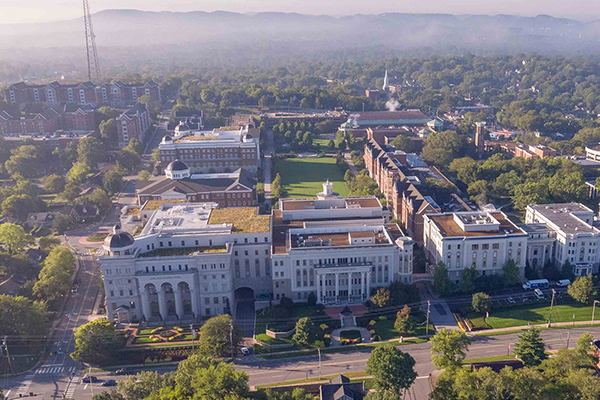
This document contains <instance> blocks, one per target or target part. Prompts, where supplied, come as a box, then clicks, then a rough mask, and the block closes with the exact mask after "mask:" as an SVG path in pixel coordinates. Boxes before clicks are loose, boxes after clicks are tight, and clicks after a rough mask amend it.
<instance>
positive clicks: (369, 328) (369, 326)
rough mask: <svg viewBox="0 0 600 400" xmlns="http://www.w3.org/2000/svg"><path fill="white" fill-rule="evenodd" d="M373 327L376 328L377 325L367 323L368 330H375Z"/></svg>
mask: <svg viewBox="0 0 600 400" xmlns="http://www.w3.org/2000/svg"><path fill="white" fill-rule="evenodd" d="M373 329H375V325H370V324H369V325H367V330H368V331H371V330H373Z"/></svg>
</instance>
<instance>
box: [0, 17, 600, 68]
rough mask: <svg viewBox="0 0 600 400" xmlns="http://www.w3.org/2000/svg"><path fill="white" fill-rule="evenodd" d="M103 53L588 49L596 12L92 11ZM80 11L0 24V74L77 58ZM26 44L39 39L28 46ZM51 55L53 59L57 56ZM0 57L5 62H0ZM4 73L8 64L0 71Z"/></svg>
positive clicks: (264, 55) (263, 57)
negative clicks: (582, 17)
mask: <svg viewBox="0 0 600 400" xmlns="http://www.w3.org/2000/svg"><path fill="white" fill-rule="evenodd" d="M93 23H94V30H95V33H96V40H97V44H98V47H99V54H100V59H101V63H102V64H103V65H104V66H106V67H109V68H110V67H114V66H116V65H119V64H122V63H127V64H128V65H130V66H132V65H134V64H136V63H137V64H139V65H144V64H147V63H148V62H153V63H157V64H160V63H163V64H164V65H172V64H173V63H196V64H197V65H200V64H202V63H213V64H214V63H230V64H239V63H242V65H243V64H245V63H247V64H255V65H275V64H286V63H289V62H293V60H294V59H295V58H297V57H303V58H307V59H309V58H323V57H327V58H329V59H332V58H334V59H339V60H344V59H347V58H352V59H357V58H361V57H362V58H363V59H371V58H389V57H402V56H408V55H411V56H414V55H444V54H462V53H466V52H471V53H475V54H480V55H498V54H514V53H519V52H537V53H541V54H556V53H559V54H564V55H584V56H590V57H595V54H598V50H600V21H592V22H581V21H577V20H572V19H565V18H555V17H551V16H547V15H539V16H536V17H519V16H511V15H495V16H486V15H450V14H399V13H390V14H378V15H364V14H359V15H353V16H345V17H331V16H325V15H322V16H314V15H304V14H295V13H256V14H240V13H233V12H221V11H217V12H200V11H198V12H146V11H137V10H106V11H102V12H98V13H96V14H94V15H93ZM83 46H85V38H84V35H83V19H82V18H78V19H74V20H67V21H59V22H49V23H38V24H0V74H1V73H2V70H4V71H7V68H6V65H11V66H12V67H14V66H15V65H18V64H19V63H23V62H26V63H28V64H29V65H31V66H32V67H34V68H37V67H38V66H40V65H45V66H47V67H48V68H50V67H51V66H52V65H55V66H56V67H57V68H58V65H57V62H60V63H62V64H61V68H63V67H64V65H65V64H68V63H72V64H73V69H79V68H80V67H81V65H82V62H84V57H81V54H80V51H74V48H76V47H77V48H81V47H83ZM29 48H37V51H36V52H32V51H30V50H29ZM57 59H59V60H57ZM3 63H4V66H3V65H2V64H3ZM4 78H6V74H4Z"/></svg>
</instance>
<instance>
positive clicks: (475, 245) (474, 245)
mask: <svg viewBox="0 0 600 400" xmlns="http://www.w3.org/2000/svg"><path fill="white" fill-rule="evenodd" d="M471 250H479V245H478V244H473V245H471Z"/></svg>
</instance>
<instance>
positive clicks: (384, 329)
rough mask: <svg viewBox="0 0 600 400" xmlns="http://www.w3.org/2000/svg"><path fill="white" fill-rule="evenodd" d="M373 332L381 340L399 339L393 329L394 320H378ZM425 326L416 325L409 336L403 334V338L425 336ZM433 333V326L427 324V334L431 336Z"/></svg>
mask: <svg viewBox="0 0 600 400" xmlns="http://www.w3.org/2000/svg"><path fill="white" fill-rule="evenodd" d="M375 332H376V334H377V335H379V336H380V337H381V340H390V339H397V338H399V337H400V334H399V333H398V331H397V330H396V328H394V320H392V319H389V318H388V319H380V320H378V321H377V323H376V324H375ZM426 333H427V332H426V329H425V324H423V325H417V326H416V327H415V330H414V331H413V332H411V333H409V334H404V335H403V336H425V334H426ZM434 333H435V328H434V326H433V325H431V324H429V334H430V335H433V334H434Z"/></svg>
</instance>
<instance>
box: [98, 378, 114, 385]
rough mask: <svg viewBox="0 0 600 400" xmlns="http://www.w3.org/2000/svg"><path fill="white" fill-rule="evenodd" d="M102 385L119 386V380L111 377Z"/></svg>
mask: <svg viewBox="0 0 600 400" xmlns="http://www.w3.org/2000/svg"><path fill="white" fill-rule="evenodd" d="M100 386H117V382H116V381H115V380H113V379H109V380H107V381H104V382H102V383H101V384H100Z"/></svg>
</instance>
